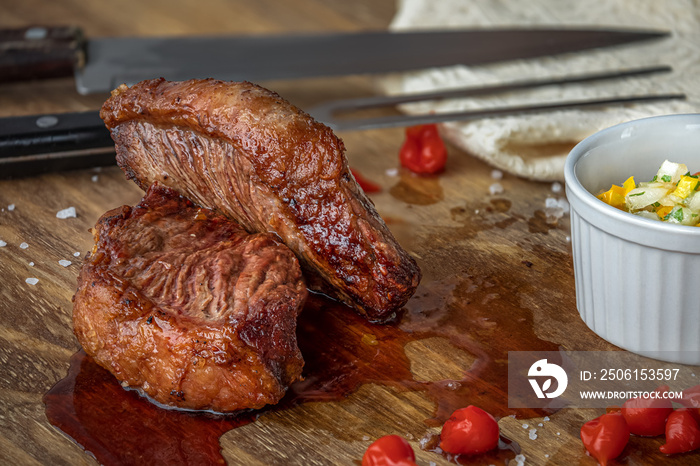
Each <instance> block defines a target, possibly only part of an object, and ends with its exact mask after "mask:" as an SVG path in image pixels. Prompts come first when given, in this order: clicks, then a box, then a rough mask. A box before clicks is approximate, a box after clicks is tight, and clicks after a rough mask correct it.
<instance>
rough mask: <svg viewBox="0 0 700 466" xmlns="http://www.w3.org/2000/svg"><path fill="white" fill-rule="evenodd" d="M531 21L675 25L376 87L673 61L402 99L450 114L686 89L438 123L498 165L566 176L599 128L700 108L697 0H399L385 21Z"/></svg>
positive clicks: (443, 84) (450, 24) (438, 85)
mask: <svg viewBox="0 0 700 466" xmlns="http://www.w3.org/2000/svg"><path fill="white" fill-rule="evenodd" d="M533 25H537V26H547V27H552V26H557V27H565V26H571V27H612V28H615V27H627V28H643V29H647V28H648V29H656V30H665V31H671V32H672V35H671V37H669V38H665V39H661V40H657V41H653V42H643V43H639V44H633V45H625V46H620V47H617V48H614V49H600V50H596V51H591V52H583V53H577V54H569V55H566V56H557V57H547V58H542V59H535V60H520V61H514V62H508V63H500V64H495V65H485V66H473V67H465V66H454V67H447V68H436V69H431V70H426V71H420V72H413V73H404V74H400V75H398V74H397V75H393V76H390V77H387V78H385V79H382V80H381V81H380V86H381V87H382V89H383V90H384V91H385V92H386V93H389V94H399V93H410V92H418V91H426V90H434V89H443V88H455V87H463V86H475V85H484V84H494V83H502V82H508V81H515V80H520V79H528V78H543V77H548V76H566V75H570V74H577V73H590V72H595V71H604V70H616V69H625V68H635V67H641V66H651V65H670V66H672V67H673V72H672V73H663V74H657V75H652V76H651V77H638V78H627V79H625V80H616V81H606V82H600V83H595V84H593V83H589V84H580V85H567V86H551V87H548V88H543V89H538V90H532V91H527V92H517V93H509V94H503V95H498V96H493V97H488V98H478V99H458V100H450V101H442V102H437V103H436V102H430V103H420V104H411V105H405V106H404V107H403V110H405V111H406V112H409V113H423V112H431V111H435V112H449V111H459V110H468V109H475V108H484V107H489V106H504V105H521V104H527V103H543V102H556V101H564V100H577V99H583V98H601V97H612V96H621V95H633V94H651V93H678V92H681V93H685V94H686V95H687V97H688V99H687V100H686V101H662V102H656V103H647V104H634V105H627V106H622V107H619V106H618V107H608V108H605V109H586V110H563V111H553V112H548V113H543V114H536V115H533V114H531V115H527V116H508V117H499V118H488V119H483V120H479V121H474V122H468V123H465V122H454V123H446V124H443V125H442V128H441V129H442V133H443V135H444V136H445V137H446V138H447V139H448V140H450V141H451V142H452V143H454V144H456V145H457V146H459V147H461V148H462V149H464V150H466V151H467V152H469V153H471V154H473V155H475V156H477V157H479V158H481V159H483V160H485V161H487V162H488V163H490V164H491V165H493V166H494V167H496V168H499V169H502V170H504V171H507V172H509V173H512V174H515V175H518V176H522V177H525V178H529V179H534V180H542V181H553V180H562V179H563V167H564V160H565V158H566V154H567V153H568V151H569V149H570V148H571V147H572V146H573V144H575V143H577V142H579V141H581V140H582V139H583V138H585V137H587V136H589V135H591V134H593V133H595V132H596V131H598V130H601V129H603V128H606V127H609V126H612V125H615V124H617V123H622V122H624V121H629V120H633V119H638V118H644V117H648V116H652V115H660V114H672V113H696V112H700V0H663V1H660V0H600V1H591V0H527V1H524V0H399V5H398V12H397V14H396V16H395V18H394V20H393V22H392V24H391V26H390V27H391V29H393V30H409V29H435V28H461V27H509V26H533ZM465 47H468V44H465ZM699 149H700V148H699ZM668 158H669V159H673V154H668ZM681 162H682V161H681Z"/></svg>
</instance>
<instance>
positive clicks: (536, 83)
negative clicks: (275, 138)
mask: <svg viewBox="0 0 700 466" xmlns="http://www.w3.org/2000/svg"><path fill="white" fill-rule="evenodd" d="M670 71H672V68H671V67H670V66H666V65H661V66H652V67H644V68H633V69H629V70H616V71H608V72H600V73H590V74H583V75H576V76H566V77H561V78H547V79H530V80H522V81H515V82H511V83H506V84H496V85H489V86H480V87H467V88H460V89H444V90H439V91H432V92H423V93H414V94H402V95H393V96H372V97H361V98H355V99H342V100H335V101H331V102H325V103H322V104H320V105H318V106H316V107H313V108H311V109H309V110H308V113H309V114H311V115H312V116H313V117H314V118H316V119H317V120H320V121H323V122H326V123H332V122H334V121H335V118H334V115H335V114H336V113H341V112H350V111H353V110H362V109H368V108H379V107H389V106H392V105H398V104H404V103H411V102H420V101H425V100H442V99H449V98H459V97H477V96H485V95H493V94H498V93H503V92H509V91H518V90H525V89H533V88H538V87H544V86H552V85H565V84H576V83H585V82H593V81H603V80H610V79H622V78H628V77H635V76H645V75H650V74H656V73H667V72H670Z"/></svg>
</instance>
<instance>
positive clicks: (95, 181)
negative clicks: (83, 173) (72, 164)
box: [91, 175, 100, 183]
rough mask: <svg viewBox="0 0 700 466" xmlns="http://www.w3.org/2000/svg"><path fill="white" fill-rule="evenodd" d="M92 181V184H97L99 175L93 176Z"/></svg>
mask: <svg viewBox="0 0 700 466" xmlns="http://www.w3.org/2000/svg"><path fill="white" fill-rule="evenodd" d="M91 179H92V182H93V183H97V180H99V179H100V177H99V176H97V175H92V178H91Z"/></svg>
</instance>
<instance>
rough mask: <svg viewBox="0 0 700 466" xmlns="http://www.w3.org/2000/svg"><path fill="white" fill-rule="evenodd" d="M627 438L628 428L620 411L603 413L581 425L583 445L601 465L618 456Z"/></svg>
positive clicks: (628, 435)
mask: <svg viewBox="0 0 700 466" xmlns="http://www.w3.org/2000/svg"><path fill="white" fill-rule="evenodd" d="M629 438H630V429H629V427H627V422H626V421H625V418H624V417H623V416H622V414H621V413H608V414H603V415H602V416H600V417H597V418H595V419H593V420H592V421H588V422H587V423H585V424H584V425H583V426H582V427H581V440H582V441H583V446H584V447H586V450H588V452H589V453H590V454H591V456H593V457H594V458H595V459H597V460H598V462H599V463H600V464H601V465H602V466H605V465H606V464H607V463H608V461H609V460H611V459H613V458H617V457H618V456H620V453H622V450H624V449H625V446H626V445H627V442H628V441H629Z"/></svg>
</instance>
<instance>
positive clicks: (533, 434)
mask: <svg viewBox="0 0 700 466" xmlns="http://www.w3.org/2000/svg"><path fill="white" fill-rule="evenodd" d="M528 437H530V440H536V439H537V429H530V433H529V434H528Z"/></svg>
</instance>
